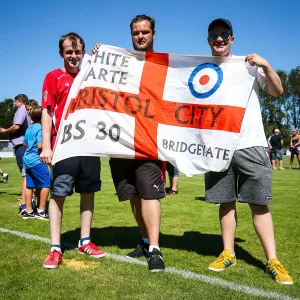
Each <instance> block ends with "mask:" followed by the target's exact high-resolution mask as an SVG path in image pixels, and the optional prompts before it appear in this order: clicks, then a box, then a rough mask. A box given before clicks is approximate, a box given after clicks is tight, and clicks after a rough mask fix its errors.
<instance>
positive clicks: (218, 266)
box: [208, 250, 236, 272]
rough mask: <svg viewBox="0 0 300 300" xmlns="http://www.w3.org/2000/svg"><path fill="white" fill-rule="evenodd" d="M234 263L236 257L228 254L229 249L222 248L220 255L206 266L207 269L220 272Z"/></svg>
mask: <svg viewBox="0 0 300 300" xmlns="http://www.w3.org/2000/svg"><path fill="white" fill-rule="evenodd" d="M235 264H236V257H235V256H232V255H231V254H230V251H229V250H224V251H223V252H222V253H221V254H220V256H219V257H218V258H217V259H216V260H215V261H214V262H213V263H211V264H210V265H209V266H208V270H211V271H215V272H221V271H223V270H225V269H228V268H230V267H232V266H234V265H235Z"/></svg>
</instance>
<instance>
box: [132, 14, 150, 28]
mask: <svg viewBox="0 0 300 300" xmlns="http://www.w3.org/2000/svg"><path fill="white" fill-rule="evenodd" d="M145 20H146V21H149V22H150V26H151V30H152V32H153V31H154V30H155V20H154V19H153V18H151V17H149V16H147V15H137V16H135V17H134V18H133V19H132V21H131V22H130V30H131V31H132V25H133V23H137V22H142V21H145Z"/></svg>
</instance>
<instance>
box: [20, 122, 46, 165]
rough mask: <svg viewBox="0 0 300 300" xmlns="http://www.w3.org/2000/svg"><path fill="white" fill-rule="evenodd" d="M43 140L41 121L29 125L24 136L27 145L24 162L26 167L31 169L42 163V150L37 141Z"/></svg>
mask: <svg viewBox="0 0 300 300" xmlns="http://www.w3.org/2000/svg"><path fill="white" fill-rule="evenodd" d="M41 142H42V126H41V124H39V123H36V124H32V125H31V126H29V127H28V129H27V130H26V133H25V137H24V144H25V145H26V146H27V148H26V151H25V154H24V158H23V164H24V168H25V169H30V168H33V167H35V166H36V165H38V164H40V163H41V161H40V153H41V151H40V150H39V149H38V147H37V143H41Z"/></svg>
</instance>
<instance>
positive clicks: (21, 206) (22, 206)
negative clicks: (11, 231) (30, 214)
mask: <svg viewBox="0 0 300 300" xmlns="http://www.w3.org/2000/svg"><path fill="white" fill-rule="evenodd" d="M25 212H26V204H20V205H19V213H18V214H19V215H20V216H23V215H24V213H25Z"/></svg>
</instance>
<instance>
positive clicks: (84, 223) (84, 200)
mask: <svg viewBox="0 0 300 300" xmlns="http://www.w3.org/2000/svg"><path fill="white" fill-rule="evenodd" d="M94 195H95V194H94V193H87V194H80V214H81V233H80V238H85V237H90V235H91V226H92V219H93V213H94Z"/></svg>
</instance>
